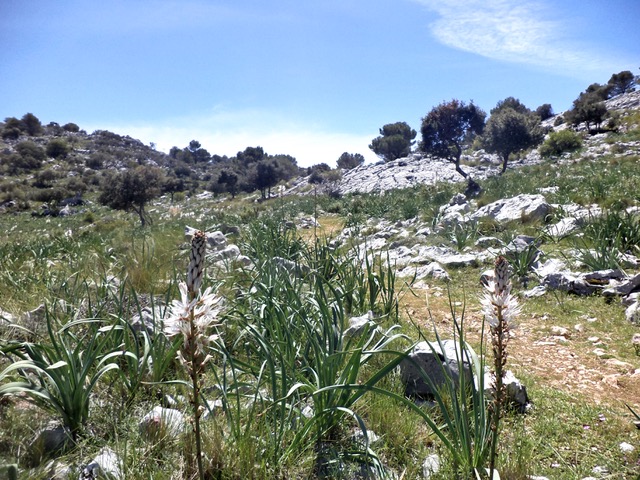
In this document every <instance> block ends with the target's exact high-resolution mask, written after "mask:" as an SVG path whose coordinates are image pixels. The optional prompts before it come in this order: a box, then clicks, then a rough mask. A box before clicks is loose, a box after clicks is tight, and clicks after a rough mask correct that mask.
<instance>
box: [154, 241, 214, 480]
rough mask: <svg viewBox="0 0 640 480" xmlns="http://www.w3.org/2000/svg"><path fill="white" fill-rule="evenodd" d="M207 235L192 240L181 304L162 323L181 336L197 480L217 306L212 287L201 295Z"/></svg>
mask: <svg viewBox="0 0 640 480" xmlns="http://www.w3.org/2000/svg"><path fill="white" fill-rule="evenodd" d="M206 243H207V239H206V235H205V234H204V232H201V231H197V232H196V233H195V234H194V235H193V238H192V240H191V253H190V257H189V258H190V259H189V268H188V270H187V282H186V283H182V282H181V283H180V284H179V286H178V287H179V289H180V296H181V299H180V300H174V301H173V303H172V305H171V316H170V318H169V319H168V320H167V321H166V322H165V333H167V335H168V336H170V337H171V336H174V335H178V334H181V335H182V337H183V343H182V348H181V349H180V350H179V351H178V360H179V362H180V363H181V364H182V365H183V366H184V367H185V369H186V370H187V373H188V374H189V377H190V380H191V385H192V389H193V391H192V396H191V405H192V407H193V431H194V435H195V439H196V455H197V463H198V472H199V476H200V480H203V479H204V469H203V467H202V439H201V432H200V417H201V416H202V412H203V410H204V409H203V408H202V406H201V405H200V391H201V389H202V384H201V379H202V375H203V373H204V369H205V366H206V364H207V362H208V361H209V360H210V359H211V356H210V355H207V354H206V351H205V349H206V347H207V345H208V344H209V342H210V341H212V340H214V339H215V338H216V336H215V335H214V336H211V337H208V336H207V334H206V333H207V330H208V329H209V328H210V327H212V326H215V325H214V323H213V321H214V320H215V312H214V310H213V307H214V306H215V305H216V304H217V303H218V302H219V298H218V297H216V296H215V295H214V294H213V293H212V291H211V287H209V288H207V289H206V290H205V291H204V292H200V287H201V286H202V278H203V275H204V258H205V253H206Z"/></svg>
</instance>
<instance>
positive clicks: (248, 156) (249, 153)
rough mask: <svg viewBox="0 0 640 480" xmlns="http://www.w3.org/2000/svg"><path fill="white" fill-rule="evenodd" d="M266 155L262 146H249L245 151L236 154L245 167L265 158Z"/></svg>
mask: <svg viewBox="0 0 640 480" xmlns="http://www.w3.org/2000/svg"><path fill="white" fill-rule="evenodd" d="M266 156H267V154H266V153H264V150H263V149H262V147H247V148H245V149H244V152H238V153H237V155H236V157H237V159H238V161H239V162H240V163H241V164H242V165H244V166H245V167H248V166H249V165H251V164H252V163H257V162H259V161H260V160H263V159H264V158H265V157H266Z"/></svg>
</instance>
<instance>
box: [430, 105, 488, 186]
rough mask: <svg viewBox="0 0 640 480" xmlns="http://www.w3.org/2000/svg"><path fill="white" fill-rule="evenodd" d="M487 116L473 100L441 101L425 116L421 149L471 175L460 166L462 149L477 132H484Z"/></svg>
mask: <svg viewBox="0 0 640 480" xmlns="http://www.w3.org/2000/svg"><path fill="white" fill-rule="evenodd" d="M485 117H486V114H485V113H484V112H483V111H482V110H481V109H480V108H478V107H476V106H475V105H474V104H473V102H471V103H470V104H469V105H467V104H465V103H464V102H461V101H460V100H456V99H454V100H451V101H450V102H443V103H441V104H440V105H438V106H437V107H434V108H433V109H432V110H431V111H430V112H429V113H428V114H427V116H426V117H424V118H423V119H422V126H421V128H420V132H421V133H422V142H420V150H422V151H423V152H425V153H428V154H430V155H433V156H435V157H438V158H442V159H444V160H447V161H449V162H451V163H453V164H455V166H456V171H457V172H458V173H459V174H460V175H462V176H463V177H464V178H467V177H468V174H467V173H466V172H464V171H463V170H462V169H461V168H460V156H461V155H462V149H463V146H464V145H465V144H467V143H468V142H470V141H472V140H473V136H475V135H479V134H481V133H482V129H483V128H484V119H485Z"/></svg>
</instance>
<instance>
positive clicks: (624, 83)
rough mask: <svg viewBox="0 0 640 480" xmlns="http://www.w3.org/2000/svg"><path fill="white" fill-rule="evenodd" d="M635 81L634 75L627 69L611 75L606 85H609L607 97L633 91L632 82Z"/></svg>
mask: <svg viewBox="0 0 640 480" xmlns="http://www.w3.org/2000/svg"><path fill="white" fill-rule="evenodd" d="M635 83H636V77H635V76H634V75H633V73H631V72H630V71H629V70H624V71H622V72H619V73H614V74H613V75H611V78H610V79H609V82H607V85H609V87H611V91H610V92H609V98H611V97H615V96H616V95H622V94H623V93H628V92H633V91H635V87H634V84H635Z"/></svg>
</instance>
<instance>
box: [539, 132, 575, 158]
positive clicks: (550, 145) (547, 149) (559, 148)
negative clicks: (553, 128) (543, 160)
mask: <svg viewBox="0 0 640 480" xmlns="http://www.w3.org/2000/svg"><path fill="white" fill-rule="evenodd" d="M580 147H582V137H580V135H578V134H577V133H576V132H574V131H573V130H562V131H560V132H551V134H549V138H547V139H546V140H545V141H544V143H543V144H542V146H541V147H540V150H539V151H540V155H542V156H543V157H553V156H558V155H561V154H562V153H564V152H572V151H574V150H578V149H579V148H580Z"/></svg>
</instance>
